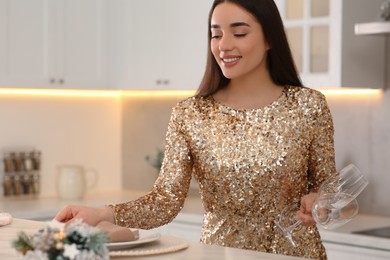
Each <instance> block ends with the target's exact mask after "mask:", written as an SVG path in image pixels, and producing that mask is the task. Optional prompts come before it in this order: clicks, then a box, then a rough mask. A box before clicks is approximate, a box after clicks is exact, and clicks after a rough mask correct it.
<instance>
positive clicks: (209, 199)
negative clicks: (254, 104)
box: [110, 87, 335, 259]
mask: <svg viewBox="0 0 390 260" xmlns="http://www.w3.org/2000/svg"><path fill="white" fill-rule="evenodd" d="M333 131H334V130H333V122H332V117H331V114H330V111H329V109H328V106H327V103H326V100H325V97H324V96H323V95H322V94H321V93H320V92H318V91H316V90H313V89H309V88H304V87H285V89H284V90H283V93H282V95H281V96H280V97H279V98H278V99H277V100H275V101H274V102H273V103H271V104H270V105H268V106H266V107H263V108H260V109H250V110H244V109H234V108H231V107H228V106H226V105H223V104H221V103H219V102H217V101H216V100H214V99H213V97H211V96H209V97H190V98H188V99H186V100H183V101H181V102H179V103H178V104H177V105H176V107H174V109H173V112H172V116H171V120H170V122H169V125H168V131H167V135H166V146H165V156H164V162H163V166H162V169H161V172H160V175H159V177H158V179H157V180H156V182H155V184H154V186H153V188H152V189H151V191H150V192H149V193H147V194H146V195H145V196H142V197H140V198H139V199H137V200H135V201H129V202H126V203H122V204H115V205H110V206H111V207H112V208H113V211H114V215H115V218H116V222H117V224H118V225H122V226H128V227H133V228H144V229H150V228H154V227H158V226H161V225H164V224H167V223H169V222H170V221H172V220H173V218H174V217H175V216H176V215H177V214H178V212H179V211H180V209H181V208H182V206H183V204H184V200H185V198H186V195H187V192H188V190H189V185H190V179H191V176H193V177H194V178H195V179H196V180H197V181H198V184H199V188H200V194H201V198H202V203H203V206H204V209H205V215H204V223H203V228H202V232H201V238H200V240H201V242H203V243H206V244H212V245H220V246H227V247H235V248H243V249H251V250H258V251H263V252H270V253H276V254H286V255H295V256H303V257H307V258H313V259H326V254H325V249H324V247H323V245H322V243H321V239H320V236H319V233H318V230H317V228H316V227H315V226H310V227H301V228H299V229H298V230H297V231H296V232H295V233H294V234H293V238H294V240H295V241H296V243H297V244H298V247H297V248H293V247H292V246H291V245H290V244H289V242H288V241H287V240H286V239H285V238H284V236H283V234H282V233H281V232H280V231H279V229H278V227H277V226H275V224H274V218H275V216H277V215H278V214H279V213H280V212H281V211H282V209H283V208H284V207H285V206H286V205H290V204H296V205H298V206H299V203H300V199H301V197H302V196H303V195H305V194H308V193H309V192H316V191H317V189H318V188H319V186H320V184H321V183H322V181H323V180H324V179H325V178H326V177H327V176H329V175H330V174H334V173H335V163H334V143H333Z"/></svg>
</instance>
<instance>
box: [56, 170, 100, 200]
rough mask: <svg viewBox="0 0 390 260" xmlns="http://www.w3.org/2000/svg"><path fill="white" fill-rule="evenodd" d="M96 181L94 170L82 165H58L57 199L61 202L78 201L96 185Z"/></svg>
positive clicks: (96, 175)
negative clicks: (61, 200)
mask: <svg viewBox="0 0 390 260" xmlns="http://www.w3.org/2000/svg"><path fill="white" fill-rule="evenodd" d="M87 176H88V177H89V178H87ZM97 179H98V174H97V172H96V170H94V169H90V168H84V167H83V166H82V165H60V166H58V175H57V192H58V197H59V198H60V199H63V200H80V199H82V198H83V197H84V194H85V192H86V191H87V190H89V189H91V188H92V187H94V186H95V185H96V183H97Z"/></svg>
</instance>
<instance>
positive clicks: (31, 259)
mask: <svg viewBox="0 0 390 260" xmlns="http://www.w3.org/2000/svg"><path fill="white" fill-rule="evenodd" d="M23 259H24V260H48V259H49V258H48V256H47V254H46V253H44V252H42V251H41V250H30V251H28V252H27V253H26V254H25V255H24V256H23Z"/></svg>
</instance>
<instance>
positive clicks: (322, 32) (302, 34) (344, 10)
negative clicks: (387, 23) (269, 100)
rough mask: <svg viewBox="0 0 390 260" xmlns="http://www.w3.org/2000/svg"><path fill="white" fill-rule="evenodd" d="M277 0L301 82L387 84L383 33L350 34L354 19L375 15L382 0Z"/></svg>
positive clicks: (312, 84)
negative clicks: (381, 34)
mask: <svg viewBox="0 0 390 260" xmlns="http://www.w3.org/2000/svg"><path fill="white" fill-rule="evenodd" d="M276 2H277V4H278V6H279V9H280V13H281V15H282V17H283V20H284V24H285V27H286V32H287V35H288V38H289V41H290V44H291V48H292V51H293V55H294V58H295V61H296V63H297V67H298V70H299V72H300V75H301V77H302V80H303V82H304V84H305V85H307V86H309V87H327V88H331V87H340V86H343V87H365V88H383V87H385V84H386V72H385V69H386V56H385V53H386V41H385V38H384V37H382V38H381V37H364V36H363V37H362V36H357V35H355V34H354V25H355V24H356V23H362V22H371V21H373V20H376V19H379V13H380V12H379V9H380V5H381V3H382V2H383V0H369V1H368V0H276Z"/></svg>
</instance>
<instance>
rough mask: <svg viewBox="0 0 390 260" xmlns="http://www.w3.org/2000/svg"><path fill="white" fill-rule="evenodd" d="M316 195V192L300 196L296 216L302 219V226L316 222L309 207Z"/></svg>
mask: <svg viewBox="0 0 390 260" xmlns="http://www.w3.org/2000/svg"><path fill="white" fill-rule="evenodd" d="M317 195H318V194H317V193H309V194H307V195H305V196H303V197H302V198H301V207H300V208H299V210H298V212H297V217H298V218H299V219H300V220H301V221H302V225H304V226H311V225H314V224H315V223H316V222H315V220H314V218H313V215H312V214H311V209H312V206H313V203H314V201H315V200H316V198H317Z"/></svg>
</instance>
